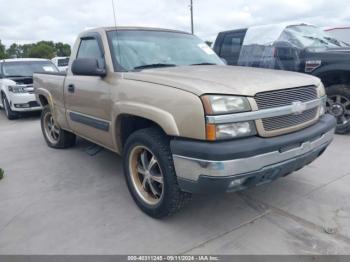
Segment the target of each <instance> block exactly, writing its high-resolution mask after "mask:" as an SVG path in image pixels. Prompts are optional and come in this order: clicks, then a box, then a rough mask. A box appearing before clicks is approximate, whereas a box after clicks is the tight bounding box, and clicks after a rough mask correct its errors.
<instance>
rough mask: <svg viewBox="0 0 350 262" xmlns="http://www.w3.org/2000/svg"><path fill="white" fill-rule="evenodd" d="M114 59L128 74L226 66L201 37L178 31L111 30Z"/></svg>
mask: <svg viewBox="0 0 350 262" xmlns="http://www.w3.org/2000/svg"><path fill="white" fill-rule="evenodd" d="M108 37H109V40H110V43H111V49H112V53H113V54H114V60H115V61H116V62H117V64H119V66H120V67H121V69H123V70H126V71H131V70H138V69H146V68H154V67H165V66H185V65H197V64H217V65H222V64H223V62H222V61H221V59H220V58H219V57H218V56H217V55H216V54H215V53H214V51H213V50H212V49H211V48H210V47H209V46H208V45H207V44H205V43H204V42H203V41H201V40H200V39H198V38H197V37H195V36H193V35H190V34H184V33H176V32H162V31H147V30H144V31H141V30H140V31H136V30H130V31H126V30H122V31H118V32H117V31H110V32H109V33H108Z"/></svg>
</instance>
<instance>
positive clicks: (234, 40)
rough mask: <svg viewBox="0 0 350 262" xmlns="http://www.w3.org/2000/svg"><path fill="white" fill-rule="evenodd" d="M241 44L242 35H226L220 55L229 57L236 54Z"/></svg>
mask: <svg viewBox="0 0 350 262" xmlns="http://www.w3.org/2000/svg"><path fill="white" fill-rule="evenodd" d="M242 44H243V37H242V35H241V34H240V35H233V34H231V35H226V36H225V38H224V41H223V44H222V47H221V52H220V55H221V56H222V57H230V56H233V55H236V56H237V55H238V53H239V52H240V50H241V47H242Z"/></svg>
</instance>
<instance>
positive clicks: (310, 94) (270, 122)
mask: <svg viewBox="0 0 350 262" xmlns="http://www.w3.org/2000/svg"><path fill="white" fill-rule="evenodd" d="M315 99H317V90H316V87H314V86H307V87H299V88H293V89H285V90H277V91H272V92H263V93H258V94H257V95H256V96H255V101H256V103H257V106H258V109H259V110H262V109H270V108H275V107H283V106H290V105H292V104H293V102H303V103H305V102H308V101H313V100H315ZM317 117H318V108H312V109H309V110H306V111H304V112H302V113H301V114H290V115H285V116H278V117H271V118H265V119H262V120H261V124H262V128H261V129H262V130H259V132H260V133H262V134H263V135H266V136H268V135H269V133H272V132H274V133H275V134H276V135H277V133H278V134H284V133H288V132H290V131H291V129H293V131H294V130H295V128H296V127H300V129H301V128H303V127H304V126H306V125H307V124H308V123H311V122H312V121H313V120H316V118H317ZM278 131H281V132H278Z"/></svg>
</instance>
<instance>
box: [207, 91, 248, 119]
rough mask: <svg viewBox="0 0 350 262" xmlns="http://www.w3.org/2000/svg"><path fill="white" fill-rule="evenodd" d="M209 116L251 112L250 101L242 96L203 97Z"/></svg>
mask: <svg viewBox="0 0 350 262" xmlns="http://www.w3.org/2000/svg"><path fill="white" fill-rule="evenodd" d="M202 101H203V105H204V109H205V113H206V114H207V115H219V114H230V113H239V112H247V111H250V110H251V108H250V104H249V102H248V99H247V98H245V97H240V96H219V95H206V96H202Z"/></svg>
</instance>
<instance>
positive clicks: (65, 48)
mask: <svg viewBox="0 0 350 262" xmlns="http://www.w3.org/2000/svg"><path fill="white" fill-rule="evenodd" d="M70 53H71V49H70V45H68V44H65V43H61V42H59V43H54V42H53V41H40V42H37V43H34V44H23V45H17V44H12V45H11V46H10V47H9V48H8V49H7V50H6V51H5V47H4V46H3V45H1V42H0V58H1V57H10V58H27V57H30V58H46V59H52V58H53V57H55V56H70Z"/></svg>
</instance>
